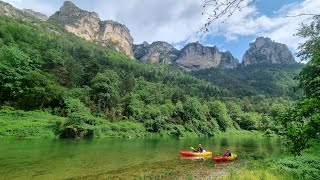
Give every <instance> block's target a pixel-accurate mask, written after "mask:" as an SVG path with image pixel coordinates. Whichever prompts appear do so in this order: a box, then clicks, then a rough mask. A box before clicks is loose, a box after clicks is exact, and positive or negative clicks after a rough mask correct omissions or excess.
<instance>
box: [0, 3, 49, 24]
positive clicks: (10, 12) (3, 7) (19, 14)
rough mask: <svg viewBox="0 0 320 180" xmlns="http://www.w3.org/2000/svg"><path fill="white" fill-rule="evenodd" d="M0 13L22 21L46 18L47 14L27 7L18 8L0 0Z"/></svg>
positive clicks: (43, 19)
mask: <svg viewBox="0 0 320 180" xmlns="http://www.w3.org/2000/svg"><path fill="white" fill-rule="evenodd" d="M0 15H5V16H8V17H12V18H15V19H19V20H22V21H34V20H40V21H45V20H47V16H46V15H44V14H41V13H39V12H35V11H32V10H29V9H24V10H20V9H17V8H15V7H13V6H11V5H10V4H8V3H5V2H3V1H0Z"/></svg>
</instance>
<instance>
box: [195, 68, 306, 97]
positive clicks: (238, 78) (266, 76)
mask: <svg viewBox="0 0 320 180" xmlns="http://www.w3.org/2000/svg"><path fill="white" fill-rule="evenodd" d="M303 66H304V65H303V64H290V65H289V64H285V65H283V64H265V63H263V64H253V65H248V66H239V67H237V68H235V69H219V68H211V69H204V70H200V71H194V72H192V73H191V74H192V75H193V76H195V77H197V78H199V79H203V80H206V81H208V82H212V83H213V84H215V85H217V86H219V87H221V88H225V89H227V90H228V91H229V92H230V93H231V94H232V95H233V96H237V97H244V96H257V95H264V96H266V97H284V96H289V97H292V98H296V97H298V96H299V95H301V92H300V93H299V92H298V91H296V88H295V87H297V81H296V80H295V77H296V76H297V74H298V73H299V72H300V71H301V69H302V68H303ZM235 87H236V88H235Z"/></svg>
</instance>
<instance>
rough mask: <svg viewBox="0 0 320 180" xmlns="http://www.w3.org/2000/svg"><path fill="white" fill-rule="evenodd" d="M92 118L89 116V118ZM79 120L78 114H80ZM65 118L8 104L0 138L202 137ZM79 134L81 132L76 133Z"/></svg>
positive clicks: (220, 134) (1, 120)
mask: <svg viewBox="0 0 320 180" xmlns="http://www.w3.org/2000/svg"><path fill="white" fill-rule="evenodd" d="M90 118H93V117H90ZM80 119H81V117H80ZM67 120H68V118H67V117H60V116H55V115H52V114H51V113H49V112H46V111H23V110H15V109H13V108H10V107H6V108H2V109H0V138H23V139H38V138H45V139H58V138H60V136H61V135H62V134H63V133H64V132H66V128H68V129H69V130H70V131H71V132H70V131H67V132H69V133H71V135H70V134H68V136H72V133H74V134H76V131H78V132H79V131H80V130H81V131H82V133H86V135H87V136H89V137H90V138H171V137H179V138H198V137H206V136H204V135H201V134H196V133H194V132H188V131H185V130H184V131H183V130H181V129H179V128H177V126H179V125H177V126H172V128H167V129H165V130H163V131H160V132H158V133H151V132H148V131H147V129H146V127H145V124H143V123H139V122H133V121H117V122H110V121H107V120H105V119H102V118H101V119H100V118H95V123H97V124H92V125H87V126H81V125H80V126H77V127H76V128H75V127H73V126H66V125H65V123H66V121H67ZM234 135H241V136H257V137H262V136H263V135H264V134H263V133H261V132H258V131H246V130H235V129H228V130H227V131H225V132H222V131H215V132H214V136H216V137H225V136H234ZM78 136H81V134H78Z"/></svg>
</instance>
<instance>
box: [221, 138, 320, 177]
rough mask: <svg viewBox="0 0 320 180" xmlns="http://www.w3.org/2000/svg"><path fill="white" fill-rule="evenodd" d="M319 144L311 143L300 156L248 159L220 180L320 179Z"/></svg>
mask: <svg viewBox="0 0 320 180" xmlns="http://www.w3.org/2000/svg"><path fill="white" fill-rule="evenodd" d="M319 147H320V143H319V142H312V143H311V148H309V149H307V150H305V151H304V152H303V153H302V156H297V157H294V156H293V155H291V154H283V155H281V156H272V157H269V158H266V159H264V158H265V157H261V159H259V160H256V158H254V157H249V158H250V159H251V160H249V161H248V162H247V163H246V165H244V166H242V167H240V168H239V169H236V168H235V167H233V168H230V170H229V172H228V174H227V175H225V176H223V177H222V178H221V179H246V180H247V179H249V180H256V179H257V180H260V179H265V180H269V179H270V180H276V179H281V180H287V179H288V180H292V179H297V180H304V179H305V180H313V179H314V180H317V179H320V156H319V155H320V152H319V150H320V149H319Z"/></svg>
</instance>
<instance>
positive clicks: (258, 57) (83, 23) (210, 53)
mask: <svg viewBox="0 0 320 180" xmlns="http://www.w3.org/2000/svg"><path fill="white" fill-rule="evenodd" d="M0 3H1V4H0V13H1V14H4V15H6V16H10V17H15V18H18V19H22V20H28V18H31V19H32V18H35V19H37V20H41V21H46V19H47V17H46V16H44V15H43V14H41V13H37V12H34V11H32V10H29V9H28V10H19V9H16V8H14V7H13V6H11V5H10V4H8V3H3V2H2V1H0ZM26 17H28V18H26ZM47 21H48V22H49V23H52V24H55V25H58V26H60V27H63V28H64V29H66V30H67V31H68V32H70V33H73V34H75V35H76V36H79V37H81V38H84V39H86V40H89V41H94V42H99V43H101V44H102V45H103V46H106V47H108V48H114V49H116V50H117V51H120V52H123V53H125V54H126V55H127V56H129V57H130V58H131V59H134V58H135V59H137V60H138V61H140V62H143V63H150V64H157V63H160V64H170V65H175V66H178V67H180V68H182V69H184V70H186V71H197V70H201V69H207V68H212V67H213V68H214V67H218V68H222V69H233V68H235V67H238V66H247V65H249V64H259V63H266V64H294V63H296V61H295V60H294V57H293V55H292V53H291V52H290V50H289V49H288V47H287V46H286V45H285V44H281V43H277V42H275V41H272V40H271V39H270V38H267V37H266V38H265V37H257V39H256V40H255V42H253V43H250V48H249V49H248V50H247V51H246V52H245V54H244V55H243V58H242V62H241V63H240V62H239V60H238V59H236V58H235V57H233V55H232V53H231V52H229V51H226V52H221V51H220V50H219V49H218V48H217V47H216V46H214V47H210V46H205V45H203V44H200V43H199V42H193V43H188V44H186V45H185V46H184V47H183V48H182V49H181V50H177V49H176V48H174V47H173V46H172V45H171V44H169V43H167V42H164V41H155V42H152V43H151V44H148V43H146V42H144V43H142V44H134V43H133V42H134V39H133V37H132V36H131V34H130V30H129V29H128V28H127V27H126V26H125V25H123V24H121V23H118V22H116V21H113V20H101V19H100V18H99V16H98V14H97V13H96V12H90V11H86V10H82V9H80V8H79V7H77V6H76V5H75V4H74V3H73V2H71V1H65V2H64V4H63V6H61V8H60V10H59V11H57V12H55V13H54V14H53V15H51V16H50V17H49V18H48V20H47Z"/></svg>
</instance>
